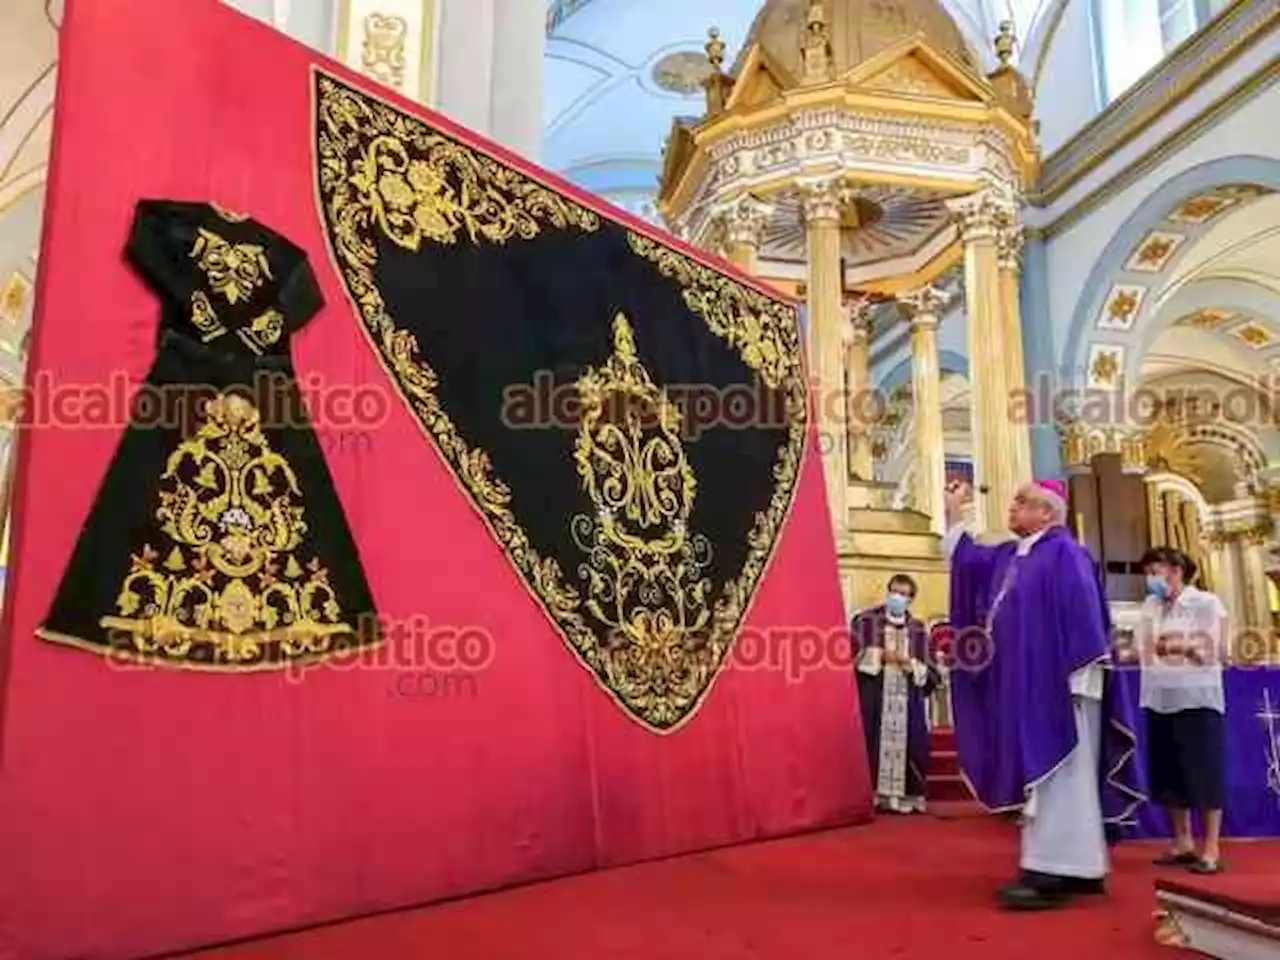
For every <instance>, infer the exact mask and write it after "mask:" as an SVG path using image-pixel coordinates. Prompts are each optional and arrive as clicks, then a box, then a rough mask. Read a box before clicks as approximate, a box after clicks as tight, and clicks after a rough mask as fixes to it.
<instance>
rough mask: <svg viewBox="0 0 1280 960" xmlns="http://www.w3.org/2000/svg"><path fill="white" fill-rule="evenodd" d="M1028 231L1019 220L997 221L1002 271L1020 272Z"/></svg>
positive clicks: (998, 247)
mask: <svg viewBox="0 0 1280 960" xmlns="http://www.w3.org/2000/svg"><path fill="white" fill-rule="evenodd" d="M1026 237H1027V230H1026V227H1024V226H1023V225H1022V223H1021V221H1019V220H1018V219H1016V217H1015V218H1013V219H1009V220H1006V221H997V224H996V248H997V257H998V258H999V263H1000V269H1001V270H1014V271H1016V270H1018V269H1019V268H1020V267H1021V264H1022V248H1023V246H1024V245H1025V243H1026Z"/></svg>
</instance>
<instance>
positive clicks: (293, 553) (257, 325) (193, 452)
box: [39, 200, 379, 670]
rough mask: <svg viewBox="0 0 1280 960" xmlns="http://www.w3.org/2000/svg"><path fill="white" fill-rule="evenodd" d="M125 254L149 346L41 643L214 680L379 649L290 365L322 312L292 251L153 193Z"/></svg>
mask: <svg viewBox="0 0 1280 960" xmlns="http://www.w3.org/2000/svg"><path fill="white" fill-rule="evenodd" d="M127 254H128V258H129V261H130V263H131V264H132V265H133V267H134V268H135V269H136V270H137V271H138V272H139V273H140V274H141V276H142V277H143V278H144V279H145V280H146V282H147V283H148V284H149V285H150V286H151V287H152V289H153V290H154V291H155V292H156V294H157V296H158V297H159V298H160V300H161V303H162V313H161V323H160V332H159V348H158V352H157V356H156V360H155V363H154V364H153V366H152V368H151V371H150V373H149V374H148V376H147V379H146V382H145V383H144V384H143V385H142V386H141V387H140V389H139V390H138V392H137V394H136V396H135V397H134V399H133V404H132V410H131V415H130V422H129V426H128V427H127V429H126V431H125V434H124V437H123V439H122V441H121V443H120V447H119V449H118V450H117V452H116V456H115V459H114V460H113V461H112V463H111V466H110V468H109V469H108V471H107V474H106V477H105V478H104V480H103V482H102V485H101V487H100V488H99V491H98V495H97V498H96V500H95V502H94V505H93V509H92V511H91V513H90V515H89V518H88V519H87V521H86V522H85V524H84V528H83V530H82V532H81V534H80V538H79V541H78V543H77V544H76V548H75V552H74V554H73V555H72V558H71V562H70V564H69V565H68V567H67V569H66V572H65V573H64V575H63V579H62V583H61V586H60V588H59V590H58V593H57V596H56V597H55V598H54V601H53V607H52V610H51V612H50V614H49V617H48V619H47V620H46V621H45V624H44V626H43V628H42V629H41V630H40V631H39V632H40V635H41V636H43V637H45V638H46V639H49V640H54V641H59V642H63V643H70V644H72V645H75V646H79V647H83V648H87V649H90V650H100V651H102V652H104V653H110V654H112V655H115V656H123V657H126V658H130V659H139V660H144V661H149V662H157V663H170V664H173V665H175V666H186V667H195V668H204V669H224V670H237V669H238V670H245V669H264V668H270V667H279V666H283V665H285V664H287V663H290V662H296V661H305V660H312V659H317V658H320V657H323V656H326V655H329V654H334V653H339V652H345V651H350V650H353V649H355V648H358V647H362V646H366V645H369V644H372V643H375V642H377V640H378V639H379V637H378V631H377V629H376V626H375V624H376V619H375V617H374V610H373V602H372V599H371V597H370V592H369V587H368V585H367V583H366V582H365V579H364V575H363V573H362V570H361V566H360V561H359V556H358V554H357V551H356V547H355V543H354V541H353V540H352V537H351V534H350V531H349V530H348V528H347V523H346V519H345V517H344V515H343V512H342V508H341V505H340V503H339V501H338V497H337V494H336V491H335V490H334V487H333V482H332V480H331V478H330V476H329V471H328V468H327V466H326V464H325V461H324V455H323V452H322V450H321V448H320V444H319V441H318V439H317V437H316V435H315V432H314V430H313V429H312V426H311V423H310V420H309V419H308V418H307V414H306V410H305V408H304V407H303V404H302V401H301V397H300V394H299V391H298V387H297V382H296V379H295V375H294V371H293V364H292V361H291V359H290V356H289V338H290V336H291V335H292V334H293V333H295V332H296V331H298V330H299V329H300V328H301V327H302V326H303V325H304V324H305V323H306V322H307V321H308V320H310V319H311V317H312V316H314V315H315V313H316V312H317V311H318V310H319V309H320V308H321V307H322V306H323V305H324V301H323V299H322V297H321V295H320V291H319V289H318V287H317V286H316V282H315V276H314V274H313V273H312V271H311V267H310V264H309V263H308V262H307V257H306V254H305V253H303V251H302V250H300V249H299V248H298V247H296V246H295V245H294V244H292V243H290V242H289V241H288V240H286V239H285V238H283V237H281V236H279V235H278V234H276V233H273V232H272V231H270V230H269V229H267V228H266V227H263V226H262V225H261V224H258V223H255V222H254V221H253V220H251V219H249V218H247V217H242V216H239V215H236V214H230V213H227V212H225V211H222V210H220V209H219V208H217V207H214V206H212V205H209V204H203V203H187V202H178V201H167V200H143V201H141V202H139V204H138V206H137V211H136V214H135V218H134V223H133V230H132V234H131V236H130V238H129V243H128V248H127Z"/></svg>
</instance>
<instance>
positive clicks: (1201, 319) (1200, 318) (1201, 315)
mask: <svg viewBox="0 0 1280 960" xmlns="http://www.w3.org/2000/svg"><path fill="white" fill-rule="evenodd" d="M1235 317H1236V315H1235V313H1233V312H1232V311H1230V310H1219V309H1218V308H1217V307H1205V308H1204V309H1203V310H1197V311H1196V312H1195V313H1189V314H1187V315H1186V316H1185V317H1180V318H1179V319H1177V320H1175V321H1174V323H1173V325H1174V326H1175V327H1191V328H1192V329H1193V330H1217V329H1218V328H1219V327H1221V326H1222V325H1223V324H1225V323H1227V322H1228V321H1230V320H1234V319H1235Z"/></svg>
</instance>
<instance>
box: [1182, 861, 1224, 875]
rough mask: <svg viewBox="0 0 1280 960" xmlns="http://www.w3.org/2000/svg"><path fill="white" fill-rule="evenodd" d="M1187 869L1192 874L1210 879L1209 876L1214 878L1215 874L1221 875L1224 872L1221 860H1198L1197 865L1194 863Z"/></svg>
mask: <svg viewBox="0 0 1280 960" xmlns="http://www.w3.org/2000/svg"><path fill="white" fill-rule="evenodd" d="M1187 869H1188V870H1189V871H1190V872H1191V873H1197V874H1199V875H1200V876H1202V877H1208V876H1212V875H1213V874H1215V873H1221V872H1222V870H1223V866H1222V861H1221V860H1204V859H1199V860H1196V861H1195V863H1192V864H1191V865H1190V866H1188V867H1187Z"/></svg>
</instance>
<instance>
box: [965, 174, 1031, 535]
mask: <svg viewBox="0 0 1280 960" xmlns="http://www.w3.org/2000/svg"><path fill="white" fill-rule="evenodd" d="M948 206H949V207H950V208H951V210H952V212H953V213H954V214H955V215H956V218H957V219H958V220H959V223H960V231H961V237H962V239H963V240H964V268H965V271H964V277H965V299H966V314H967V316H966V320H967V323H968V328H969V337H968V339H969V382H970V383H971V384H972V385H973V424H972V431H973V439H974V450H973V453H974V458H973V459H974V480H975V482H976V484H977V485H978V486H979V487H986V488H987V493H986V494H985V495H984V494H982V493H975V496H974V513H975V516H974V519H975V522H976V523H977V524H978V527H979V529H980V530H981V531H984V532H989V533H1004V517H1005V515H1006V513H1007V511H1008V508H1009V503H1010V501H1011V500H1012V499H1013V495H1014V492H1015V491H1016V490H1017V486H1018V477H1017V463H1016V455H1015V454H1014V452H1013V451H1014V440H1013V431H1012V429H1010V427H1011V424H1010V421H1009V415H1008V388H1007V386H1006V375H1005V369H1006V368H1005V359H1004V354H1003V350H1002V346H1001V344H1002V341H1003V339H1004V321H1003V317H1002V314H1003V311H1002V310H1001V308H1000V265H999V251H998V249H997V245H996V223H997V219H998V217H999V216H1000V214H1001V211H1002V210H1003V205H1002V204H1001V201H1000V200H999V199H998V198H997V197H996V196H995V195H994V194H993V193H992V192H990V191H987V190H984V191H981V192H979V193H975V194H971V195H969V196H966V197H959V198H957V199H955V200H951V201H948Z"/></svg>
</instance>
